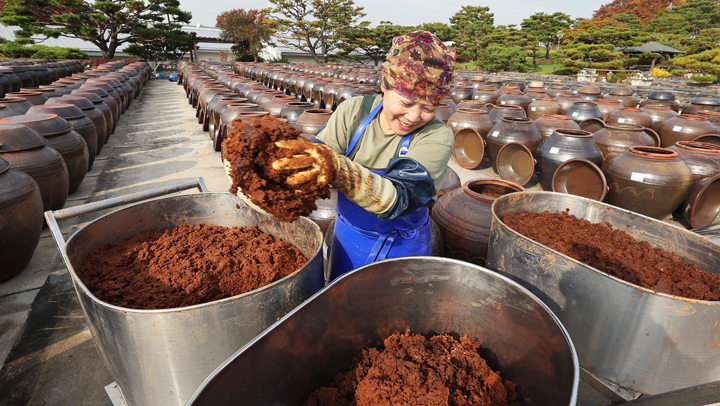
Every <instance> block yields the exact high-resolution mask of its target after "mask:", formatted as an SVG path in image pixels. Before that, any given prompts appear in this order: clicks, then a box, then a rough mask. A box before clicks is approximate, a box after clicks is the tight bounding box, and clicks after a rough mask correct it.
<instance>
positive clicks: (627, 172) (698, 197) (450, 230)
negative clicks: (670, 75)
mask: <svg viewBox="0 0 720 406" xmlns="http://www.w3.org/2000/svg"><path fill="white" fill-rule="evenodd" d="M483 79H484V78H480V77H473V78H471V80H470V81H469V83H455V87H454V88H453V89H452V91H451V94H450V96H451V99H452V100H449V99H446V100H445V102H446V104H448V107H451V108H452V106H453V105H456V106H457V108H456V109H454V110H452V113H447V114H446V115H443V114H442V110H443V107H444V106H441V109H440V110H439V111H438V114H437V116H438V117H439V118H442V119H443V121H446V123H447V124H448V125H449V126H450V127H451V128H452V130H453V132H454V133H455V147H454V149H453V156H454V158H455V159H456V161H457V162H458V163H459V164H460V165H461V166H463V167H465V168H467V169H475V168H486V167H487V166H490V167H492V169H493V170H494V171H495V172H496V173H498V174H499V175H500V177H501V179H502V180H493V179H478V180H473V181H470V182H468V183H467V184H466V185H464V186H463V189H462V190H456V191H454V192H452V193H451V194H450V193H449V194H447V195H446V197H444V198H441V199H438V202H437V203H436V205H435V208H434V209H433V211H432V216H433V218H434V219H435V221H436V222H437V223H438V225H439V226H440V229H441V233H442V237H443V239H444V241H445V253H446V256H450V257H453V258H457V259H463V260H467V261H470V262H475V263H478V264H481V265H483V264H484V253H485V252H486V251H487V248H486V246H487V238H488V236H489V226H490V221H489V207H490V205H491V204H492V201H494V199H495V198H496V197H498V196H499V195H502V194H505V193H513V192H517V191H522V190H523V189H522V186H524V185H526V184H527V182H529V181H530V180H531V178H532V177H533V175H536V176H537V181H538V183H539V184H540V187H541V188H542V189H544V190H551V191H556V192H561V193H570V194H576V195H580V196H584V197H589V198H594V199H597V200H604V201H606V202H608V203H610V204H613V205H616V206H619V207H622V208H625V209H628V210H632V211H635V212H637V213H640V214H644V215H648V216H651V217H655V218H660V219H666V218H668V217H669V216H670V214H671V213H672V212H674V211H675V212H677V213H679V211H682V212H683V213H684V214H685V215H686V217H687V219H688V222H689V224H690V226H691V227H702V226H705V225H707V224H710V223H712V222H714V221H717V219H718V215H719V214H720V136H719V135H718V134H717V133H718V126H720V122H718V118H720V112H718V111H720V99H718V98H714V97H696V98H694V99H693V100H692V101H691V102H690V103H688V104H687V105H686V106H685V107H684V109H682V110H681V109H680V103H678V102H677V100H675V97H674V95H673V94H672V93H671V92H659V91H656V92H654V93H652V94H650V96H649V97H648V98H647V99H646V100H643V101H640V102H639V101H638V99H637V98H636V97H635V96H634V95H633V94H632V91H631V89H629V88H615V89H614V90H613V91H611V92H610V94H608V95H605V96H604V97H603V95H602V94H601V93H600V92H599V89H598V88H597V87H595V86H587V87H584V88H581V89H579V91H578V92H577V94H573V92H572V91H571V90H570V88H569V87H568V86H564V85H553V86H551V87H550V88H549V89H547V90H545V88H544V86H542V83H531V84H530V85H529V86H527V87H524V86H522V85H520V84H518V83H502V82H499V81H495V82H494V83H490V81H483ZM547 96H551V97H547ZM503 102H504V103H503ZM638 107H639V108H638ZM678 113H682V114H678ZM483 164H484V166H483ZM488 190H489V192H488ZM678 210H679V211H678ZM483 213H484V214H483ZM483 219H485V220H487V221H483ZM483 247H485V248H483Z"/></svg>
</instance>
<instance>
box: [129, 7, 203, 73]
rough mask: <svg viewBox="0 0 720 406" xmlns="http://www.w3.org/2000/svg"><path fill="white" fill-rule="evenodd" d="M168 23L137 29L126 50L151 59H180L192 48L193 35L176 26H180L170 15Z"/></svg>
mask: <svg viewBox="0 0 720 406" xmlns="http://www.w3.org/2000/svg"><path fill="white" fill-rule="evenodd" d="M166 17H167V22H166V23H156V24H155V25H153V26H151V27H149V28H138V29H136V30H135V32H134V34H135V38H134V39H133V43H132V44H130V45H128V46H127V47H126V48H125V52H127V53H128V54H130V55H133V56H137V57H138V58H142V59H147V60H151V61H174V62H177V61H179V60H180V59H181V58H182V57H183V56H184V55H185V54H186V53H188V52H190V51H191V50H192V46H193V43H192V37H191V35H190V34H189V33H187V32H184V31H182V30H180V29H179V28H174V27H177V26H179V24H177V22H175V21H173V17H172V16H170V15H168V16H166Z"/></svg>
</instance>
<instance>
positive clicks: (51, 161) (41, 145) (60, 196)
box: [0, 123, 70, 212]
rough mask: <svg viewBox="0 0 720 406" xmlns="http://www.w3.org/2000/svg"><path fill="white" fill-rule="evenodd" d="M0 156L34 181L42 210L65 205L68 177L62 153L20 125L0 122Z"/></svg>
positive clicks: (35, 133)
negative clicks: (38, 192) (38, 189)
mask: <svg viewBox="0 0 720 406" xmlns="http://www.w3.org/2000/svg"><path fill="white" fill-rule="evenodd" d="M0 144H1V145H0V158H2V159H4V160H6V161H7V162H8V163H10V165H12V167H13V168H15V170H18V171H20V172H24V173H25V174H27V175H29V176H30V177H32V178H33V180H35V182H37V185H38V187H39V188H40V196H41V198H42V203H43V212H45V211H48V210H60V209H62V208H63V206H65V201H66V200H67V196H68V188H69V187H70V179H69V176H68V171H67V168H66V167H65V162H64V161H63V158H62V156H60V154H59V153H58V152H57V151H55V150H54V149H52V148H50V147H48V146H46V145H45V144H47V141H46V140H45V139H44V138H43V137H42V136H40V134H38V133H37V132H35V131H34V130H32V129H30V128H29V127H26V126H24V125H22V124H5V123H3V124H0Z"/></svg>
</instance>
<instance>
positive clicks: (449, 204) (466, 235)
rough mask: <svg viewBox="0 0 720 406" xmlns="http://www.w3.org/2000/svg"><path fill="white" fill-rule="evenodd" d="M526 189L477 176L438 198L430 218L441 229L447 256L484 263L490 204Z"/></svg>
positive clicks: (490, 217) (482, 264) (488, 231)
mask: <svg viewBox="0 0 720 406" xmlns="http://www.w3.org/2000/svg"><path fill="white" fill-rule="evenodd" d="M524 190H525V189H523V188H522V187H521V186H518V185H515V184H513V183H510V182H506V181H503V180H497V179H475V180H471V181H468V182H466V183H465V184H464V185H463V186H462V188H459V189H455V190H453V191H451V192H448V193H446V194H445V195H443V196H442V197H441V198H439V199H438V201H437V203H435V206H434V207H433V210H432V212H431V217H432V219H433V220H435V222H436V223H437V225H438V227H439V228H440V233H441V234H442V239H443V242H444V250H443V251H444V256H445V257H447V258H455V259H459V260H461V261H466V262H470V263H473V264H477V265H481V266H484V265H485V262H486V259H487V251H488V243H489V239H490V225H491V223H492V214H491V213H490V206H492V203H493V201H495V199H496V198H498V197H500V196H502V195H505V194H508V193H514V192H522V191H524Z"/></svg>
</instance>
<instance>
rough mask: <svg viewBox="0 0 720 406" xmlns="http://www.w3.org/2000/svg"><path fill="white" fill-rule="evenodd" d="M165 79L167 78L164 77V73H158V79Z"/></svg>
mask: <svg viewBox="0 0 720 406" xmlns="http://www.w3.org/2000/svg"><path fill="white" fill-rule="evenodd" d="M164 77H165V76H163V74H162V73H158V74H157V78H158V79H162V78H164Z"/></svg>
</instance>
